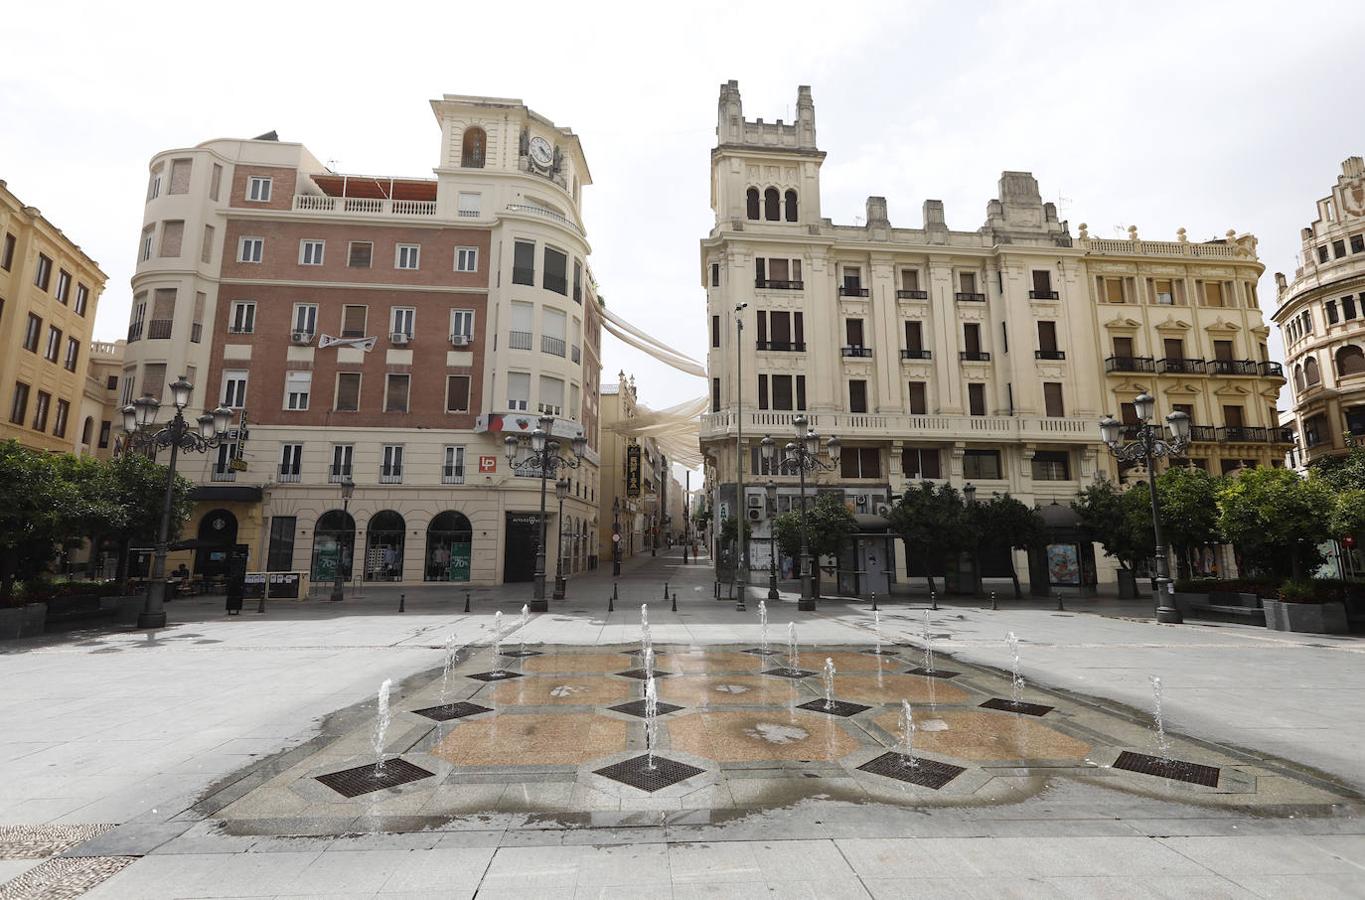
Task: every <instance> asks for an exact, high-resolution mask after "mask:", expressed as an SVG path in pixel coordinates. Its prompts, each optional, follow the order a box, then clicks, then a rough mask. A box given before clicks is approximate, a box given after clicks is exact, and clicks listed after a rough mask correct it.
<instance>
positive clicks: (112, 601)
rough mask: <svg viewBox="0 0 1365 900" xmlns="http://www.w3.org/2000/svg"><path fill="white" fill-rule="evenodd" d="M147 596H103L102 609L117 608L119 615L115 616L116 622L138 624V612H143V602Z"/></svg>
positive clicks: (101, 599) (101, 600)
mask: <svg viewBox="0 0 1365 900" xmlns="http://www.w3.org/2000/svg"><path fill="white" fill-rule="evenodd" d="M144 600H145V598H144V597H143V595H142V594H136V595H133V596H129V597H101V598H100V609H103V610H110V609H112V610H115V611H116V612H117V613H118V615H117V616H115V617H114V622H115V623H116V624H119V625H136V624H137V614H138V613H140V612H142V604H143V602H144Z"/></svg>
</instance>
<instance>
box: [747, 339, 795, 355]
mask: <svg viewBox="0 0 1365 900" xmlns="http://www.w3.org/2000/svg"><path fill="white" fill-rule="evenodd" d="M754 349H755V350H775V351H778V352H783V353H804V352H805V350H806V342H805V341H754Z"/></svg>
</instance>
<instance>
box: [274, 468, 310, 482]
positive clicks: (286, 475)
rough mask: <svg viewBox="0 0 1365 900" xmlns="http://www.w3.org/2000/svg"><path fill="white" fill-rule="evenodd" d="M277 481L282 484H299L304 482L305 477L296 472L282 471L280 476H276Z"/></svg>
mask: <svg viewBox="0 0 1365 900" xmlns="http://www.w3.org/2000/svg"><path fill="white" fill-rule="evenodd" d="M275 480H276V481H278V482H280V483H282V484H298V483H299V482H300V481H303V476H302V475H301V474H299V473H298V472H295V471H292V470H290V471H286V470H284V469H281V470H280V474H279V475H277V476H275Z"/></svg>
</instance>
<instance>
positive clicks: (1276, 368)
mask: <svg viewBox="0 0 1365 900" xmlns="http://www.w3.org/2000/svg"><path fill="white" fill-rule="evenodd" d="M1260 369H1261V374H1262V375H1263V376H1265V377H1266V378H1283V377H1284V366H1282V365H1280V364H1279V363H1277V362H1263V363H1261V364H1260Z"/></svg>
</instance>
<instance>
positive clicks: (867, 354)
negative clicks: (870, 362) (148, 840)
mask: <svg viewBox="0 0 1365 900" xmlns="http://www.w3.org/2000/svg"><path fill="white" fill-rule="evenodd" d="M839 353H840V355H842V356H843V357H845V358H849V359H870V358H871V357H872V348H871V347H841V348H840V349H839Z"/></svg>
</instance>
